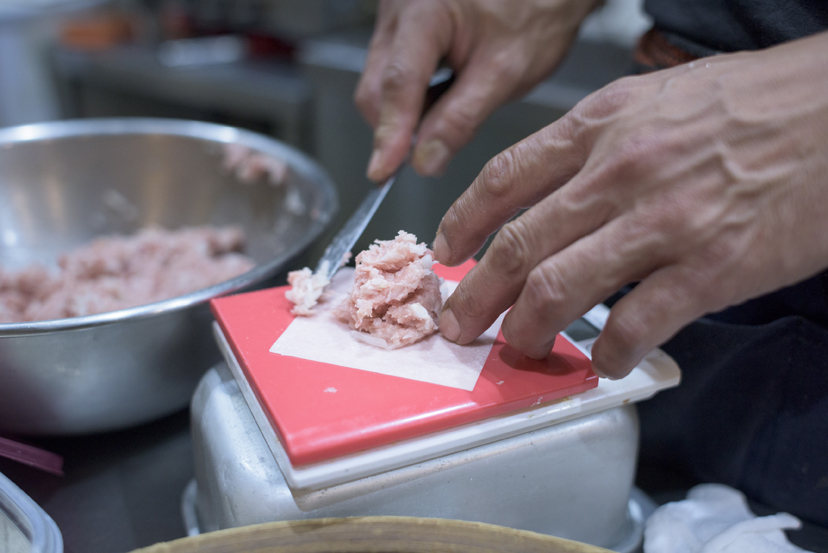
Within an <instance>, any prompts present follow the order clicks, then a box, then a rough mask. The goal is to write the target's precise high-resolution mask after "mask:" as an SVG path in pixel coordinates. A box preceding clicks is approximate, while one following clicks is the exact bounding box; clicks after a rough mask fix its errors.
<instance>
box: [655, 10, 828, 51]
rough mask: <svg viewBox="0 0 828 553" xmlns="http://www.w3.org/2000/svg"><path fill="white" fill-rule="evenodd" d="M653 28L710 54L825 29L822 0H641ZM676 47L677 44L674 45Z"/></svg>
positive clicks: (766, 44) (827, 13) (827, 19)
mask: <svg viewBox="0 0 828 553" xmlns="http://www.w3.org/2000/svg"><path fill="white" fill-rule="evenodd" d="M644 9H645V11H646V12H647V13H649V14H650V15H651V16H652V17H653V19H654V21H655V27H656V28H657V29H659V30H660V31H661V32H663V33H665V34H666V35H668V36H671V37H674V38H675V39H676V40H677V41H682V40H686V41H687V42H686V43H685V44H684V45H683V46H684V47H685V49H687V50H692V49H693V48H694V46H692V45H693V44H695V45H697V46H698V47H701V48H702V49H704V48H706V49H708V50H709V51H710V52H711V53H712V52H713V51H718V52H734V51H736V50H756V49H759V48H767V47H769V46H773V45H774V44H780V43H782V42H787V41H789V40H794V39H797V38H802V37H804V36H807V35H810V34H813V33H817V32H819V31H822V30H825V29H826V28H828V1H826V0H645V2H644ZM676 45H677V46H682V44H676Z"/></svg>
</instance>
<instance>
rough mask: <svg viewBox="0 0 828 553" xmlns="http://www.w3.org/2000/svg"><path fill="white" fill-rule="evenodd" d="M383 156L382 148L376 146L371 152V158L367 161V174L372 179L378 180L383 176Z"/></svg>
mask: <svg viewBox="0 0 828 553" xmlns="http://www.w3.org/2000/svg"><path fill="white" fill-rule="evenodd" d="M382 170H383V156H382V150H380V149H379V148H376V149H375V150H374V151H373V152H372V153H371V159H370V160H369V161H368V171H367V176H368V178H369V179H371V180H372V181H375V182H376V181H380V180H382V177H383V171H382Z"/></svg>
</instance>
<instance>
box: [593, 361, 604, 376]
mask: <svg viewBox="0 0 828 553" xmlns="http://www.w3.org/2000/svg"><path fill="white" fill-rule="evenodd" d="M592 372H594V373H595V376H597V377H598V378H607V375H605V374H604V373H603V371H601V369H599V368H598V367H596V366H595V363H593V364H592Z"/></svg>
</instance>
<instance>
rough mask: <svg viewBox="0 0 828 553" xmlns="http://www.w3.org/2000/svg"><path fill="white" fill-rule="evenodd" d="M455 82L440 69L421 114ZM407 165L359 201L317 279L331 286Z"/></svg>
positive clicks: (328, 251) (320, 265) (322, 260)
mask: <svg viewBox="0 0 828 553" xmlns="http://www.w3.org/2000/svg"><path fill="white" fill-rule="evenodd" d="M454 80H455V76H454V72H453V71H451V70H450V69H448V68H442V69H439V70H438V71H437V72H435V73H434V75H433V76H432V77H431V81H430V82H429V87H428V91H427V92H426V97H425V101H424V102H423V111H422V113H423V114H425V113H426V112H427V111H428V110H429V108H431V106H433V105H434V103H435V102H436V101H437V99H438V98H439V97H440V96H442V95H443V93H444V92H445V91H446V90H448V89H449V88H450V87H451V85H452V84H453V83H454ZM414 140H415V139H412V146H413V145H414ZM407 163H408V159H407V158H406V160H405V161H404V162H403V163H402V164H401V165H400V167H399V168H398V169H397V170H396V171H395V172H394V174H393V175H391V176H390V177H389V178H388V180H386V181H385V182H384V183H382V184H381V185H380V186H375V187H374V188H373V189H371V191H370V192H368V195H367V196H365V199H364V200H362V203H361V204H359V207H358V208H357V209H356V211H354V213H353V215H351V217H350V218H349V219H348V221H347V222H346V223H345V225H344V226H343V227H342V229H341V230H340V231H339V232H338V233H337V234H336V236H334V238H333V240H331V243H330V244H328V247H327V248H325V253H323V254H322V257H321V258H320V259H319V263H317V265H316V270H315V271H314V274H315V275H319V278H321V277H322V276H324V278H325V280H326V281H327V282H330V281H331V279H332V278H333V276H334V275H335V274H336V272H337V271H338V270H339V269H340V267H342V266H343V265H345V261H346V260H345V254H346V253H348V252H350V251H351V249H352V248H353V247H354V244H356V242H357V240H359V237H360V236H362V232H363V231H364V230H365V227H366V226H368V223H369V222H370V221H371V218H372V217H373V216H374V213H376V212H377V208H378V207H379V206H380V204H381V203H382V200H384V199H385V196H387V195H388V191H389V190H391V187H392V186H393V185H394V182H395V181H396V180H397V176H398V175H399V174H400V171H401V170H402V168H403V167H404V166H405V165H406V164H407Z"/></svg>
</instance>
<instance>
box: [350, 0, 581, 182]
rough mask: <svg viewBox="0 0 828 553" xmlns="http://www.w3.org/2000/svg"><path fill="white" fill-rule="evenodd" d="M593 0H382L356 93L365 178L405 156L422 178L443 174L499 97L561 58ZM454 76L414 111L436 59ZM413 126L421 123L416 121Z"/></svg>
mask: <svg viewBox="0 0 828 553" xmlns="http://www.w3.org/2000/svg"><path fill="white" fill-rule="evenodd" d="M595 3H596V0H531V1H528V0H527V1H523V2H509V1H507V0H477V1H474V0H417V1H416V2H411V1H405V0H396V1H395V0H385V1H383V2H382V3H381V4H380V6H379V13H378V15H377V24H376V28H375V30H374V36H373V38H372V40H371V46H370V49H369V52H368V60H367V62H366V64H365V70H364V72H363V74H362V78H361V79H360V82H359V85H358V86H357V89H356V93H355V96H354V100H355V102H356V104H357V107H358V108H359V109H360V111H361V112H362V114H363V116H364V117H365V119H366V120H367V121H368V123H369V124H370V125H371V126H372V127H373V128H374V151H373V154H372V155H371V161H370V162H369V165H368V177H369V178H371V179H372V180H375V181H383V180H385V179H386V178H388V177H389V176H390V175H391V174H392V173H393V172H394V171H395V170H396V169H397V167H399V166H400V164H401V163H402V162H403V161H404V160H405V157H406V155H407V154H408V150H409V148H410V147H411V140H412V136H413V135H414V134H415V132H416V133H417V143H416V145H415V147H414V152H413V155H412V158H411V164H412V165H413V167H414V169H415V170H417V172H419V173H420V174H422V175H428V176H433V175H438V174H440V173H442V171H443V170H444V169H445V167H446V165H448V162H449V161H450V159H451V158H452V157H453V156H454V154H455V153H456V152H457V151H458V150H459V149H460V148H461V147H462V146H463V145H465V144H466V143H467V142H468V141H469V140H471V138H472V136H473V135H474V133H475V131H476V130H477V128H478V127H479V126H480V124H481V123H482V122H483V121H484V120H485V119H486V117H488V116H489V114H491V112H492V111H494V110H495V109H496V108H497V107H498V106H499V105H501V104H502V103H504V102H506V101H508V100H511V99H514V98H518V97H520V96H522V95H523V94H525V93H526V92H528V91H529V90H530V89H531V88H532V87H533V86H534V85H535V84H537V83H538V82H540V80H541V79H543V78H544V77H545V76H546V75H548V74H549V73H550V72H551V71H552V70H553V69H554V68H555V67H556V66H557V65H558V63H560V61H561V59H562V58H563V56H564V54H565V53H566V50H567V48H568V47H569V44H570V43H571V42H572V40H573V39H574V38H575V36H576V33H577V30H578V25H579V24H580V23H581V21H582V20H583V18H584V17H585V16H586V15H587V14H588V13H589V11H590V10H591V9H592V7H593V6H594V5H595ZM443 59H444V60H445V62H446V63H447V64H448V66H449V67H450V68H452V69H453V70H454V72H455V74H456V75H457V81H456V82H455V83H454V84H453V85H452V87H451V88H450V89H449V91H448V92H446V94H445V95H444V96H443V97H442V98H441V99H440V100H439V101H438V102H437V103H436V104H435V105H434V106H433V107H432V108H431V109H430V110H429V112H428V113H427V114H426V115H425V117H424V118H423V120H422V122H420V114H421V111H422V107H423V101H424V97H425V93H426V89H427V88H428V84H429V79H430V78H431V75H432V74H433V73H434V71H435V70H436V69H437V67H438V64H439V63H440V61H441V60H443ZM418 123H419V128H418Z"/></svg>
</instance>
